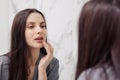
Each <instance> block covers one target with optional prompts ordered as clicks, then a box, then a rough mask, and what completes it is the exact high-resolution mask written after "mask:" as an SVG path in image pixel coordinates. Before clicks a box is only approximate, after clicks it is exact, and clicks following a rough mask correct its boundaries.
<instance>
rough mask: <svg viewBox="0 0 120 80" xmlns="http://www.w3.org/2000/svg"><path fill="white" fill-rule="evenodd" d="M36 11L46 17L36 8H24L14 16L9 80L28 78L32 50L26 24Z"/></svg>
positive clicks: (26, 79) (25, 79) (24, 79)
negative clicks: (29, 46) (28, 42)
mask: <svg viewBox="0 0 120 80" xmlns="http://www.w3.org/2000/svg"><path fill="white" fill-rule="evenodd" d="M34 12H35V13H39V14H40V15H42V17H43V18H44V15H43V14H42V13H41V12H40V11H38V10H36V9H24V10H22V11H20V12H18V13H17V14H16V16H15V18H14V21H13V24H12V30H11V47H10V52H9V56H10V62H9V80H28V75H29V66H28V59H29V58H30V51H29V49H28V46H27V44H26V41H25V26H26V21H27V18H28V16H29V15H30V14H31V13H34ZM44 20H45V18H44Z"/></svg>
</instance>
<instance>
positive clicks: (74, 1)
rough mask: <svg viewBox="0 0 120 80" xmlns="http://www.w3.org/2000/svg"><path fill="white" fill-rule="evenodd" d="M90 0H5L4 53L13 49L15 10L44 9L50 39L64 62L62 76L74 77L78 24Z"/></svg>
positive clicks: (64, 79)
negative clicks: (12, 34)
mask: <svg viewBox="0 0 120 80" xmlns="http://www.w3.org/2000/svg"><path fill="white" fill-rule="evenodd" d="M86 1H87V0H1V2H0V55H2V54H5V53H7V52H8V51H9V47H10V30H11V25H12V22H13V18H14V16H15V14H16V13H17V12H18V11H20V10H22V9H25V8H36V9H38V10H40V11H41V12H43V14H44V15H45V18H46V21H47V30H48V38H47V39H48V41H49V42H50V43H51V44H52V46H53V48H54V56H55V57H57V58H58V60H59V62H60V68H59V75H60V78H59V80H74V75H75V68H76V61H77V43H78V42H77V40H78V38H77V25H78V18H79V15H80V11H81V8H82V6H83V5H84V3H85V2H86Z"/></svg>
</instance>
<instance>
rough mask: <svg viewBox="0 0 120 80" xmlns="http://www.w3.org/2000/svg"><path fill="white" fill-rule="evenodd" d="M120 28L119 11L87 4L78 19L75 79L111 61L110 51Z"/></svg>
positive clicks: (102, 5) (113, 7) (111, 6)
mask: <svg viewBox="0 0 120 80" xmlns="http://www.w3.org/2000/svg"><path fill="white" fill-rule="evenodd" d="M119 26H120V10H119V8H117V7H116V6H115V5H112V4H108V3H98V2H92V1H90V2H87V3H86V4H85V5H84V7H83V9H82V12H81V16H80V19H79V40H78V41H79V44H78V45H79V46H78V50H79V51H78V64H77V72H76V78H77V77H78V76H79V74H80V73H81V72H82V71H83V70H85V69H88V68H90V67H93V66H95V65H97V64H99V63H104V62H107V61H109V60H111V57H110V51H111V47H112V45H113V42H114V40H115V37H116V31H117V29H118V28H119Z"/></svg>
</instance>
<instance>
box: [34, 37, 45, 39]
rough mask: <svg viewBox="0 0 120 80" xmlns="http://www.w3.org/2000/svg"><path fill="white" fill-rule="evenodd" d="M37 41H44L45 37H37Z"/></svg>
mask: <svg viewBox="0 0 120 80" xmlns="http://www.w3.org/2000/svg"><path fill="white" fill-rule="evenodd" d="M35 40H43V37H37V38H35Z"/></svg>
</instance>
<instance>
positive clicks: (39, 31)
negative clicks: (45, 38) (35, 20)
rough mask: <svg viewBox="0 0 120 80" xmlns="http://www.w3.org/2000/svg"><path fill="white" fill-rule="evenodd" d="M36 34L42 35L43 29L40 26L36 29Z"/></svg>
mask: <svg viewBox="0 0 120 80" xmlns="http://www.w3.org/2000/svg"><path fill="white" fill-rule="evenodd" d="M36 32H37V34H40V33H42V28H41V27H40V26H37V28H36Z"/></svg>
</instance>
